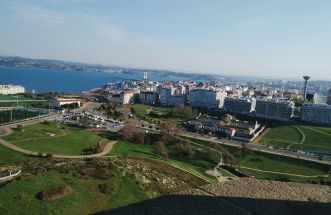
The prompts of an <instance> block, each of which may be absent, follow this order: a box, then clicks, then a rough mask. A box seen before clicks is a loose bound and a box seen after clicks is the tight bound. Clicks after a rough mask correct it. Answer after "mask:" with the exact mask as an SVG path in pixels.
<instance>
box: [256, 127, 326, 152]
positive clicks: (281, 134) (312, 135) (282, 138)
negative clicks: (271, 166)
mask: <svg viewBox="0 0 331 215" xmlns="http://www.w3.org/2000/svg"><path fill="white" fill-rule="evenodd" d="M261 143H262V144H264V145H268V146H272V147H276V148H283V149H293V150H303V151H307V152H317V153H320V154H330V153H331V128H330V127H320V126H309V125H285V126H278V127H275V128H271V129H270V130H269V131H268V132H267V133H266V134H265V135H264V136H263V137H262V139H261Z"/></svg>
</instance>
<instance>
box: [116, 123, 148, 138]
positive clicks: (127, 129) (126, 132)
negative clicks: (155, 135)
mask: <svg viewBox="0 0 331 215" xmlns="http://www.w3.org/2000/svg"><path fill="white" fill-rule="evenodd" d="M121 136H122V138H123V139H125V140H130V141H132V142H138V143H145V138H146V134H145V130H143V129H140V128H137V127H134V126H132V125H129V124H127V125H125V126H124V128H123V129H122V132H121Z"/></svg>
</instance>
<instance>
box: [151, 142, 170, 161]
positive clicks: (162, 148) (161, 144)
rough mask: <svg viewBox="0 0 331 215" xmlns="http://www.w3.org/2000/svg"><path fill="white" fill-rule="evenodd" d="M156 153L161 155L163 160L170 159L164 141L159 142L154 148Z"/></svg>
mask: <svg viewBox="0 0 331 215" xmlns="http://www.w3.org/2000/svg"><path fill="white" fill-rule="evenodd" d="M154 150H155V153H156V154H158V155H161V156H162V157H163V158H165V159H166V158H168V156H169V153H168V150H167V147H166V145H165V143H164V142H163V141H158V142H156V143H155V146H154Z"/></svg>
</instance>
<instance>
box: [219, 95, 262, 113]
mask: <svg viewBox="0 0 331 215" xmlns="http://www.w3.org/2000/svg"><path fill="white" fill-rule="evenodd" d="M255 106H256V99H255V98H244V97H226V98H225V99H224V107H223V108H224V110H225V111H227V112H230V113H236V114H249V113H251V112H253V111H255Z"/></svg>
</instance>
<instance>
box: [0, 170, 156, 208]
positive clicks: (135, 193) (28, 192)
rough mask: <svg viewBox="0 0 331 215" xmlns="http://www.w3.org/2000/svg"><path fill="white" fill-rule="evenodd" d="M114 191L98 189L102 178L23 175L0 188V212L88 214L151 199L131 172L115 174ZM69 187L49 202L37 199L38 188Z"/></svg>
mask: <svg viewBox="0 0 331 215" xmlns="http://www.w3.org/2000/svg"><path fill="white" fill-rule="evenodd" d="M114 177H115V178H114V179H112V180H111V184H112V187H113V188H114V191H113V192H112V194H111V195H105V194H102V193H100V192H99V191H98V184H100V183H104V181H103V180H100V179H95V178H91V177H88V178H84V177H83V178H77V177H73V176H71V174H66V173H58V172H48V173H46V174H43V175H42V176H35V175H32V176H29V177H23V178H22V179H21V180H16V181H15V182H12V183H9V184H7V185H6V186H4V187H2V188H1V189H0V214H22V212H23V211H25V214H91V213H94V212H99V211H103V210H108V209H111V208H116V207H119V206H123V205H127V204H129V203H134V202H138V201H142V200H146V199H148V198H150V196H149V195H148V194H146V193H145V192H144V191H143V190H142V189H141V188H140V186H139V184H138V183H136V180H135V178H134V177H133V176H131V175H126V176H122V175H115V176H114ZM58 186H69V187H71V188H72V191H71V192H70V193H69V194H68V195H67V196H65V197H64V198H62V199H59V200H55V201H52V202H47V201H41V200H38V199H37V198H36V194H37V193H38V192H40V191H43V190H47V189H50V188H54V187H58Z"/></svg>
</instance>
